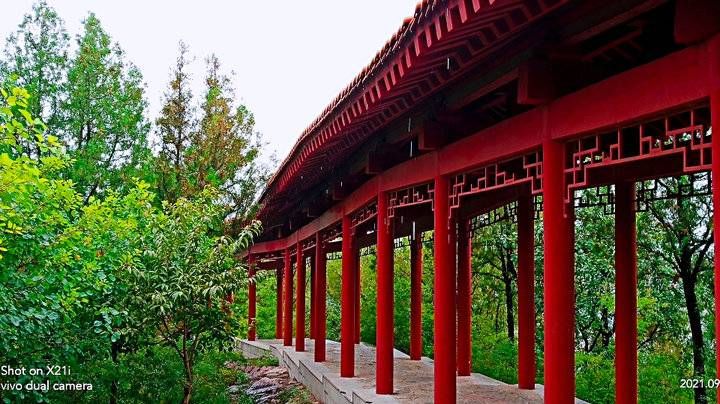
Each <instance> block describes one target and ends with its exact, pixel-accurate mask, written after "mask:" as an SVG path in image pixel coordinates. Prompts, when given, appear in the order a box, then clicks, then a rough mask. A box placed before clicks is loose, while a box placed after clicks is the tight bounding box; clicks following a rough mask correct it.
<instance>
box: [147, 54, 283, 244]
mask: <svg viewBox="0 0 720 404" xmlns="http://www.w3.org/2000/svg"><path fill="white" fill-rule="evenodd" d="M188 54H189V50H188V47H187V46H186V45H185V44H184V43H182V42H181V43H180V51H179V56H178V58H177V61H176V65H175V67H174V69H173V72H172V77H171V81H170V83H169V85H168V89H167V91H166V93H165V97H164V100H163V106H162V110H161V114H160V117H159V118H158V119H157V132H158V135H159V137H160V156H159V159H158V161H157V172H158V189H159V191H160V194H161V195H162V197H163V198H166V199H168V200H170V201H173V200H175V199H177V198H179V197H181V196H186V197H192V196H194V195H197V194H198V193H200V192H201V191H202V190H203V189H204V188H205V187H207V186H212V187H214V188H217V189H218V190H219V191H220V194H219V197H220V198H221V199H222V201H223V203H225V205H226V206H227V212H226V213H227V214H229V215H232V216H233V217H235V218H237V219H238V220H236V221H235V223H237V224H240V223H244V222H245V221H247V220H248V219H249V218H251V217H252V214H253V212H254V209H255V203H254V202H255V199H256V197H257V193H258V190H259V189H260V187H261V186H262V185H263V184H264V183H265V181H267V179H268V178H269V176H270V170H269V168H268V167H267V166H265V165H263V164H261V163H260V162H259V160H258V156H259V154H260V147H261V146H262V143H261V137H260V135H259V134H258V133H257V132H256V131H255V118H254V116H253V114H252V112H250V110H249V109H248V108H247V107H246V106H245V105H242V104H239V105H235V102H234V89H233V87H232V82H231V79H230V77H229V76H228V75H226V74H224V73H223V72H222V71H221V66H220V61H219V59H218V58H217V57H216V56H215V55H211V56H210V57H208V58H207V73H206V77H205V92H204V97H203V99H202V102H201V103H200V109H199V113H200V114H199V116H196V108H195V106H194V104H193V94H192V92H191V91H190V88H189V86H190V76H189V74H188V73H187V66H188V64H189V62H190V59H189V56H188ZM235 230H237V229H235Z"/></svg>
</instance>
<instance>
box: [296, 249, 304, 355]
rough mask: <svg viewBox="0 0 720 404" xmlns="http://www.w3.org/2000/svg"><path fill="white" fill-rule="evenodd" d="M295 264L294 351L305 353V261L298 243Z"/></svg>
mask: <svg viewBox="0 0 720 404" xmlns="http://www.w3.org/2000/svg"><path fill="white" fill-rule="evenodd" d="M296 257H297V263H296V264H295V265H296V267H295V272H296V277H297V278H296V279H297V286H296V288H295V350H296V351H297V352H303V351H305V259H304V258H303V250H302V246H301V245H300V243H298V245H297V254H296Z"/></svg>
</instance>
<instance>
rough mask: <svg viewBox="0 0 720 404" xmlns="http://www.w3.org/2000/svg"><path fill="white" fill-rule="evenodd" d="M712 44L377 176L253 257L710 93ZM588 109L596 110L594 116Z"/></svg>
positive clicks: (621, 76)
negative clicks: (410, 193)
mask: <svg viewBox="0 0 720 404" xmlns="http://www.w3.org/2000/svg"><path fill="white" fill-rule="evenodd" d="M707 55H708V52H707V44H701V45H696V46H693V47H690V48H687V49H684V50H681V51H678V52H675V53H673V54H670V55H668V56H665V57H663V58H660V59H658V60H655V61H653V62H650V63H648V64H645V65H642V66H639V67H637V68H634V69H631V70H629V71H626V72H623V73H620V74H618V75H616V76H613V77H610V78H608V79H606V80H604V81H601V82H599V83H596V84H593V85H591V86H589V87H586V88H583V89H581V90H579V91H577V92H575V93H572V94H569V95H566V96H563V97H560V98H558V99H555V100H553V101H552V102H550V103H548V104H546V105H544V106H542V107H538V108H536V109H533V110H531V111H528V112H526V113H523V114H520V115H517V116H515V117H513V118H510V119H508V120H505V121H502V122H500V123H498V124H497V125H494V126H492V127H490V128H486V129H483V130H481V131H480V132H478V133H476V134H474V135H471V136H468V137H466V138H464V139H461V140H459V141H457V142H453V143H451V144H449V145H447V146H445V147H443V148H442V149H440V150H437V151H434V152H429V153H426V154H423V155H421V156H419V157H417V158H414V159H412V160H408V161H406V162H404V163H402V164H398V165H397V166H395V167H393V168H391V169H389V170H386V171H384V172H382V173H380V174H378V175H377V176H375V177H373V178H372V179H370V180H369V181H367V182H366V183H364V184H363V185H362V186H360V187H359V188H358V189H356V190H355V191H354V192H352V193H351V194H350V195H348V196H347V197H346V198H345V199H343V201H341V202H339V203H337V204H336V205H334V206H333V207H332V208H330V209H328V210H327V211H326V212H325V213H323V214H322V215H321V216H320V217H318V218H317V219H315V220H313V221H312V222H310V223H308V224H307V225H305V226H303V227H302V228H301V229H299V230H298V231H296V232H295V233H294V234H292V235H291V236H289V237H286V238H284V239H280V240H273V241H268V242H263V243H258V244H256V245H254V246H253V247H252V252H253V253H263V252H270V251H280V250H283V249H284V248H286V247H287V246H290V245H293V244H294V243H296V242H297V239H298V238H299V239H305V238H308V237H313V235H314V234H315V233H316V232H318V231H321V230H322V229H324V228H326V227H327V226H329V225H331V224H333V223H337V222H338V221H340V220H341V217H342V212H343V211H348V212H351V211H354V210H356V209H358V208H360V207H362V206H363V205H365V204H366V203H368V202H369V201H371V200H372V199H373V198H375V196H376V195H377V192H378V189H380V190H382V191H387V190H393V189H398V188H404V187H407V186H410V185H413V184H419V183H423V182H428V181H432V179H433V178H434V176H435V173H436V172H440V173H441V174H444V175H445V174H451V173H456V172H459V171H462V170H466V169H468V168H471V167H477V166H480V165H483V164H487V163H489V162H492V161H496V160H498V159H502V158H505V157H508V156H512V155H517V154H519V153H522V152H525V151H528V150H532V149H533V148H536V147H538V146H539V145H540V144H541V143H542V139H541V137H540V134H541V133H542V131H543V130H544V128H547V130H548V131H549V132H550V133H551V135H552V137H553V138H554V139H561V138H567V137H568V136H574V135H578V134H582V133H587V132H592V131H596V130H600V129H602V128H607V127H610V126H613V125H617V124H619V123H623V122H629V121H633V120H637V119H640V118H643V117H646V116H648V115H652V114H654V113H659V112H662V111H665V110H668V109H671V108H675V107H677V106H679V105H683V104H686V103H690V102H695V101H698V100H701V99H703V98H706V97H708V96H709V95H710V92H709V86H708V82H709V80H708V76H709V75H710V74H711V73H710V71H709V69H708V67H707V66H708V63H707V62H708V60H707V59H708V56H707ZM587 111H593V113H592V114H588V113H587Z"/></svg>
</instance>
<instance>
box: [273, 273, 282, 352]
mask: <svg viewBox="0 0 720 404" xmlns="http://www.w3.org/2000/svg"><path fill="white" fill-rule="evenodd" d="M275 282H276V283H275V338H277V339H280V338H282V335H283V333H282V324H283V321H282V320H283V293H282V291H283V270H282V268H278V269H276V270H275Z"/></svg>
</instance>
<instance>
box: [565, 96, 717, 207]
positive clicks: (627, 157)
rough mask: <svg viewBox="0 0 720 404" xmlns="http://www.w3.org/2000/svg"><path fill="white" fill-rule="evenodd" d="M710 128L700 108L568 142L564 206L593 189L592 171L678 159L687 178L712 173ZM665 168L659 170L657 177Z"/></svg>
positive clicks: (708, 119) (704, 113)
mask: <svg viewBox="0 0 720 404" xmlns="http://www.w3.org/2000/svg"><path fill="white" fill-rule="evenodd" d="M709 127H710V112H709V109H708V107H707V106H701V107H697V108H693V109H690V110H685V111H682V112H676V113H671V114H666V115H664V116H661V117H658V118H655V119H652V120H648V121H646V122H643V123H639V124H635V125H630V126H622V127H618V128H615V129H613V130H611V131H608V132H603V133H597V134H593V135H590V136H585V137H582V138H579V139H576V140H572V141H569V142H568V143H567V144H566V153H567V154H566V155H567V158H566V163H565V166H566V168H565V180H566V184H567V192H566V195H565V202H566V203H570V201H571V200H572V199H573V198H572V196H573V193H574V191H575V190H577V189H581V188H586V187H589V186H592V185H593V184H591V182H590V180H589V175H588V170H590V169H596V168H600V167H607V166H613V165H619V164H625V163H631V162H637V161H642V160H649V159H657V158H659V157H669V156H675V157H677V158H681V159H682V172H683V173H685V174H690V173H696V172H701V171H708V170H710V165H711V142H712V136H711V132H710V131H709V130H708V128H709ZM663 168H664V167H658V168H657V171H658V173H661V172H662V170H663ZM673 174H674V173H673Z"/></svg>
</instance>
